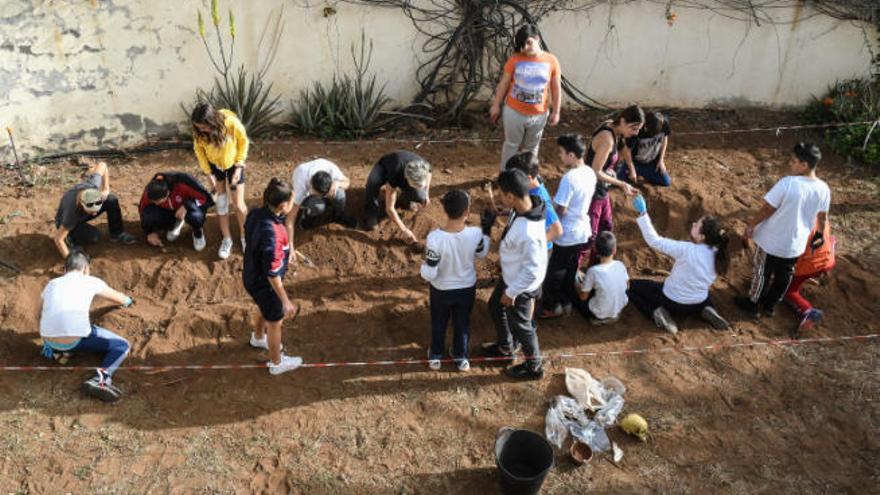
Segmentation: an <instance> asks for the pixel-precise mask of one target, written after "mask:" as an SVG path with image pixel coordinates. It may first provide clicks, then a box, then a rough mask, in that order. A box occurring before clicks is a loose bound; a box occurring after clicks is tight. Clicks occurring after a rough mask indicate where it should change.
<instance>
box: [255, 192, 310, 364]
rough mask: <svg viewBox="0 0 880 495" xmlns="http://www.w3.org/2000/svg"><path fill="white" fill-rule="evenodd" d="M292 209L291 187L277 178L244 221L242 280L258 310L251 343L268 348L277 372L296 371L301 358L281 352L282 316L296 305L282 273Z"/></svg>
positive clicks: (292, 314) (292, 313) (290, 313)
mask: <svg viewBox="0 0 880 495" xmlns="http://www.w3.org/2000/svg"><path fill="white" fill-rule="evenodd" d="M292 208H293V189H292V188H291V186H290V184H288V183H286V182H282V181H280V180H278V179H276V178H274V177H273V178H272V180H270V181H269V185H268V186H266V190H265V191H263V206H262V207H260V208H257V209H255V210H253V211H251V212H250V214H248V216H247V221H246V222H245V224H244V230H245V233H246V235H247V249H245V252H244V270H243V273H242V276H241V277H242V282H244V288H245V290H247V292H248V294H250V296H251V298H253V300H254V302H255V303H256V304H257V307H258V308H259V310H260V314H259V317H258V318H257V324H256V331H255V332H254V333H252V334H251V346H253V347H258V348H261V349H268V350H269V362H268V363H266V364H267V366H268V367H269V373H271V374H273V375H280V374H281V373H284V372H286V371H290V370H295V369H296V368H298V367H299V366H300V365H301V364H302V358H300V357H297V356H285V355H284V354H282V353H281V323H282V322H283V321H284V317H285V316H290V317H292V318H296V314H297V313H298V312H299V307H298V306H297V305H296V304H294V303H292V302H291V301H290V298H289V297H288V296H287V291H286V290H285V289H284V282H283V279H284V274H285V273H287V264H288V262H289V261H290V251H291V249H290V239H289V238H288V237H287V227H286V226H285V217H286V216H287V214H289V213H290V210H291V209H292Z"/></svg>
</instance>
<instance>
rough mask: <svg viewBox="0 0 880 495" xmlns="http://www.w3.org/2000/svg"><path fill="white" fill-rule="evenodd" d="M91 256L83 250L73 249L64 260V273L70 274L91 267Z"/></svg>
mask: <svg viewBox="0 0 880 495" xmlns="http://www.w3.org/2000/svg"><path fill="white" fill-rule="evenodd" d="M89 261H90V260H89V255H88V254H86V253H85V251H83V250H81V249H76V248H74V249H71V250H70V253H68V254H67V259H65V260H64V271H65V273H70V272H72V271H81V270H85V269H86V267H87V266H89Z"/></svg>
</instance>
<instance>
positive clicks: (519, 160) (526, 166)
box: [504, 151, 539, 178]
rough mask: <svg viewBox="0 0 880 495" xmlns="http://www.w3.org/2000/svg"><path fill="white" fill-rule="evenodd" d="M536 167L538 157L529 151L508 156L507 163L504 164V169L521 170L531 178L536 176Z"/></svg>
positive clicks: (537, 165) (537, 166)
mask: <svg viewBox="0 0 880 495" xmlns="http://www.w3.org/2000/svg"><path fill="white" fill-rule="evenodd" d="M538 168H539V164H538V158H537V157H536V156H535V154H534V153H532V152H531V151H523V152H522V153H517V154H515V155H513V156H512V157H510V159H508V160H507V163H505V164H504V169H505V170H511V169H516V170H522V171H523V172H525V173H526V175H528V176H529V177H531V178H535V177H537V176H538Z"/></svg>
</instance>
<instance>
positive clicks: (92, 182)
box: [53, 162, 135, 259]
mask: <svg viewBox="0 0 880 495" xmlns="http://www.w3.org/2000/svg"><path fill="white" fill-rule="evenodd" d="M101 213H107V224H108V225H109V227H110V240H111V241H113V242H121V243H123V244H134V242H135V238H134V236H132V235H131V234H127V233H125V232H124V230H123V228H124V225H123V224H122V210H121V209H120V208H119V200H118V199H117V198H116V196H115V195H113V194H112V193H111V192H110V172H109V171H108V170H107V164H106V163H104V162H99V163H97V164H95V165H92V166H90V167H89V169H88V171H87V172H86V179H85V181H83V182H81V183H79V184H77V185H75V186H73V187H71V188H70V189H68V190H67V192H65V193H64V195H63V196H62V197H61V202H60V203H59V204H58V211H57V212H56V213H55V235H54V236H53V240H54V241H55V247H56V248H57V249H58V254H60V255H61V257H62V258H63V259H67V256H68V255H69V254H70V248H71V247H73V246H83V245H85V244H95V243H97V242H98V241H99V240H100V239H101V233H100V232H99V231H98V229H97V228H96V227H93V226H91V225H89V222H90V221H92V220H94V219H95V218H97V217H98V215H100V214H101Z"/></svg>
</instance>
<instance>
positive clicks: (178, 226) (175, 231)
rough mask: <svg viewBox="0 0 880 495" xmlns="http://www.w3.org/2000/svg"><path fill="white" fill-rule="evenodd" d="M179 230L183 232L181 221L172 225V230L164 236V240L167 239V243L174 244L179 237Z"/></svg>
mask: <svg viewBox="0 0 880 495" xmlns="http://www.w3.org/2000/svg"><path fill="white" fill-rule="evenodd" d="M181 230H183V220H178V221H177V223H176V224H174V228H173V229H171V230H169V231H168V232H167V233H166V234H165V238H166V239H168V242H174V241H176V240H177V238H178V237H180V231H181Z"/></svg>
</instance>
